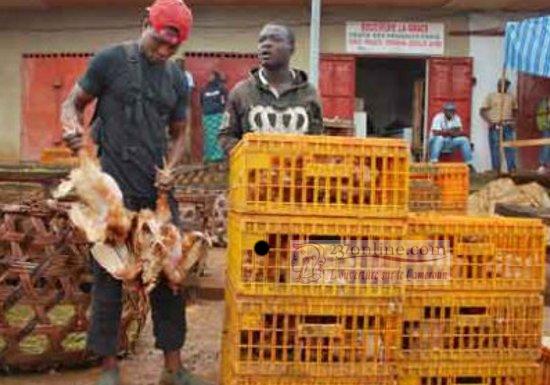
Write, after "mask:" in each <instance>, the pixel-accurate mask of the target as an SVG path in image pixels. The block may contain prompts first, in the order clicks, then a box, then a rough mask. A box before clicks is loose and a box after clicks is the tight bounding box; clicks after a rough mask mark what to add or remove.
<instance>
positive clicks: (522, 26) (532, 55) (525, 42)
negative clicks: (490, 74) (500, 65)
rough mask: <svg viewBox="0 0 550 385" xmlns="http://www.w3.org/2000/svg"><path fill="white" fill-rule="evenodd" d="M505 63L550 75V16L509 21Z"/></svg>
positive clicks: (515, 68) (532, 72)
mask: <svg viewBox="0 0 550 385" xmlns="http://www.w3.org/2000/svg"><path fill="white" fill-rule="evenodd" d="M504 45H505V58H504V65H505V67H506V68H510V69H512V70H516V71H519V72H526V73H528V74H531V75H538V76H546V77H550V16H543V17H539V18H535V19H527V20H524V21H521V22H512V23H507V25H506V39H505V42H504Z"/></svg>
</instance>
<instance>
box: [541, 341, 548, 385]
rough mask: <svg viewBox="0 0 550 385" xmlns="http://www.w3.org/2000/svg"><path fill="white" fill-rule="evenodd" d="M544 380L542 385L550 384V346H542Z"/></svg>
mask: <svg viewBox="0 0 550 385" xmlns="http://www.w3.org/2000/svg"><path fill="white" fill-rule="evenodd" d="M541 364H542V382H541V385H550V347H548V346H543V347H542V356H541Z"/></svg>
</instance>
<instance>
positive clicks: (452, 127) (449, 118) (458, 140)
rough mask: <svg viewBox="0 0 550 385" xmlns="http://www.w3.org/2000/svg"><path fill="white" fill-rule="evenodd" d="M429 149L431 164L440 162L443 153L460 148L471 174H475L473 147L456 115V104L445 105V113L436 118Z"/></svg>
mask: <svg viewBox="0 0 550 385" xmlns="http://www.w3.org/2000/svg"><path fill="white" fill-rule="evenodd" d="M429 147H430V162H434V163H435V162H438V161H439V157H440V155H441V152H449V151H452V150H454V149H455V148H459V149H460V151H461V153H462V158H463V159H464V162H466V164H467V165H468V167H469V168H470V171H471V172H475V169H474V166H473V157H472V146H471V144H470V140H469V139H468V137H467V136H466V134H465V133H464V131H463V130H462V122H461V120H460V117H459V116H458V114H457V113H456V105H455V104H454V103H452V102H448V103H445V105H444V106H443V111H442V112H440V113H439V114H437V115H436V116H434V118H433V121H432V130H431V137H430V142H429Z"/></svg>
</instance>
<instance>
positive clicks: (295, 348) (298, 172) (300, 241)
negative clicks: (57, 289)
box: [222, 134, 546, 385]
mask: <svg viewBox="0 0 550 385" xmlns="http://www.w3.org/2000/svg"><path fill="white" fill-rule="evenodd" d="M230 163H231V164H230V166H231V176H230V214H229V229H228V230H229V233H228V235H229V249H228V255H229V264H228V280H227V290H226V322H225V330H224V338H223V354H222V368H223V370H222V371H223V373H222V383H223V385H256V384H262V385H264V384H265V385H298V384H300V385H314V384H323V385H360V384H361V385H375V384H376V385H386V384H387V385H390V384H392V385H394V384H398V385H459V384H476V385H512V384H513V385H527V384H529V385H531V384H535V385H536V384H539V383H540V381H541V378H542V377H541V376H542V375H541V371H540V366H539V364H538V362H537V361H538V360H539V359H540V340H541V329H542V310H543V307H542V296H541V292H542V289H543V286H544V258H545V254H544V251H545V249H544V247H545V235H544V227H543V225H542V223H541V222H540V221H537V220H526V219H506V218H476V217H467V216H465V215H461V216H460V215H454V216H451V215H442V214H434V213H433V211H434V210H442V211H443V212H444V213H448V212H462V211H463V210H464V211H465V205H464V206H461V204H462V203H461V202H463V203H465V200H466V198H465V197H466V196H467V192H463V191H461V192H460V194H461V196H460V197H458V196H457V194H456V192H457V190H460V189H462V188H464V189H467V169H466V170H464V169H463V167H464V166H463V165H460V166H446V165H439V166H434V167H436V169H438V170H440V172H437V173H436V174H435V175H438V176H437V178H436V177H435V176H434V177H433V178H432V177H431V176H430V178H432V179H431V180H432V181H433V182H434V184H435V185H436V187H437V191H438V194H439V195H438V197H439V198H438V199H440V202H450V203H448V204H447V206H445V205H441V204H439V206H437V207H433V206H430V205H425V206H422V207H421V206H417V209H418V210H426V211H430V212H431V213H428V212H425V213H410V210H409V204H410V200H409V185H410V184H412V182H411V177H412V176H413V174H414V176H415V178H413V180H414V179H416V180H421V179H422V178H424V176H423V175H422V174H421V173H419V172H418V169H416V171H415V168H414V167H413V169H412V171H410V169H409V167H410V165H409V162H408V148H407V145H406V143H405V142H403V141H398V140H385V139H359V138H349V137H308V136H306V137H296V136H287V135H258V134H249V135H247V136H245V138H244V139H243V140H242V141H241V143H239V145H238V146H237V147H236V148H235V149H234V150H233V152H232V155H231V160H230ZM422 167H427V165H424V166H422ZM430 167H431V166H430ZM463 171H465V173H464V172H463ZM415 172H416V174H415ZM430 172H431V171H430ZM429 175H434V174H433V173H432V174H429ZM457 175H458V176H457ZM464 175H466V178H465V179H464ZM436 180H437V181H436ZM449 181H450V182H449ZM451 182H452V183H451ZM449 185H452V188H449ZM458 185H460V186H463V187H459V186H458ZM446 189H447V190H446ZM443 197H445V199H442V198H443ZM411 198H412V197H411ZM422 199H424V198H422ZM425 202H429V200H425ZM461 207H464V208H461ZM455 210H456V211H455ZM390 240H392V241H398V240H400V241H406V242H409V243H405V244H409V245H414V244H416V243H415V242H420V243H418V244H419V245H429V244H436V245H443V246H444V250H446V251H447V252H449V253H450V255H451V257H450V258H448V259H446V261H447V264H448V265H447V266H446V269H443V270H441V266H440V265H438V264H433V265H430V263H426V262H429V257H430V256H432V255H431V254H430V255H421V253H420V257H422V258H423V259H418V260H417V259H415V258H417V257H418V255H416V256H415V255H409V251H410V249H407V252H406V253H405V254H404V255H403V254H402V255H393V254H391V253H390V255H388V254H387V253H384V252H380V251H376V252H374V253H371V252H370V251H369V252H365V250H371V249H370V248H371V247H372V245H373V244H376V242H380V241H382V242H383V241H390ZM382 244H383V243H382ZM387 244H388V245H392V243H390V242H389V243H387ZM426 258H427V259H428V260H426ZM443 260H445V259H443ZM422 264H424V265H422ZM421 266H424V268H425V269H427V270H426V271H423V270H422V267H421ZM432 268H436V269H440V270H441V271H438V273H441V272H443V273H445V274H446V275H445V274H444V275H443V276H438V279H435V280H434V279H430V278H429V277H431V276H429V274H425V275H422V273H433V271H430V269H432ZM401 270H403V271H401ZM410 271H413V274H409V273H410ZM395 273H404V274H400V275H399V278H396V275H395ZM376 274H377V275H376ZM374 275H376V276H374ZM426 277H428V278H426ZM545 385H546V384H545Z"/></svg>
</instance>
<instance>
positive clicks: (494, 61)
mask: <svg viewBox="0 0 550 385" xmlns="http://www.w3.org/2000/svg"><path fill="white" fill-rule="evenodd" d="M530 16H532V15H531V14H518V13H514V14H507V13H491V14H486V13H482V14H471V15H470V22H469V23H470V29H471V30H480V29H489V28H499V27H502V28H504V26H505V24H506V22H508V21H514V20H521V19H524V18H527V17H530ZM503 47H504V37H503V36H471V37H470V54H469V56H472V57H473V58H474V76H475V77H476V79H477V84H476V85H475V87H474V89H473V98H472V134H471V135H472V136H471V138H472V141H473V142H474V143H475V149H476V150H475V153H474V163H475V166H476V168H477V169H478V170H481V171H485V170H490V169H491V158H490V152H489V141H488V138H487V136H488V132H487V130H488V128H487V124H486V123H485V122H484V121H483V119H482V118H481V117H480V116H479V109H480V108H481V105H482V104H483V100H484V99H485V97H486V96H487V94H489V93H490V92H494V91H496V84H497V81H498V79H499V78H500V77H501V76H502V66H503V62H504V48H503ZM507 77H508V79H509V80H510V81H512V86H511V88H510V89H511V90H512V92H513V93H514V94H517V92H516V85H517V74H516V73H514V72H511V71H507Z"/></svg>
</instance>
